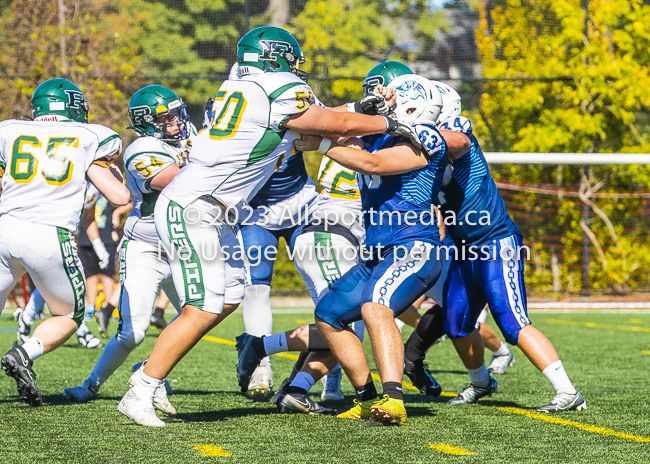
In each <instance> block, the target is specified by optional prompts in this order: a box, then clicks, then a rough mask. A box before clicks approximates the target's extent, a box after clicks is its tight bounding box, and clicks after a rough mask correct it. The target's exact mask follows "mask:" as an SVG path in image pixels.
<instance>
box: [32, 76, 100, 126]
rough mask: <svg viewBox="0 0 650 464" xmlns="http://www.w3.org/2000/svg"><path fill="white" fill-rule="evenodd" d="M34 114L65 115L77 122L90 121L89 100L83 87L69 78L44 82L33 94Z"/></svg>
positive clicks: (36, 115) (35, 116)
mask: <svg viewBox="0 0 650 464" xmlns="http://www.w3.org/2000/svg"><path fill="white" fill-rule="evenodd" d="M32 114H33V116H34V118H38V117H41V116H54V115H56V116H63V117H65V118H68V119H72V120H74V121H77V122H88V102H87V101H86V97H84V94H83V93H82V92H81V89H79V87H77V86H76V85H74V84H73V83H72V82H70V81H69V80H67V79H62V78H56V79H49V80H47V81H45V82H42V83H41V84H40V85H39V86H38V87H36V90H34V93H33V94H32Z"/></svg>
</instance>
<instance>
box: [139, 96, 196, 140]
mask: <svg viewBox="0 0 650 464" xmlns="http://www.w3.org/2000/svg"><path fill="white" fill-rule="evenodd" d="M129 119H130V120H131V124H132V126H133V129H134V130H135V131H136V132H137V133H138V134H139V135H141V136H146V135H148V136H150V137H155V138H157V139H160V140H162V141H164V142H172V143H173V142H177V141H179V140H185V139H187V138H189V135H190V131H189V127H188V123H189V122H190V116H189V115H188V114H187V109H186V107H185V103H183V100H181V99H180V98H179V97H178V95H176V94H175V93H174V92H172V91H171V90H169V89H168V88H167V87H164V86H162V85H158V84H155V85H148V86H146V87H142V88H141V89H140V90H138V91H137V92H136V93H135V94H133V97H132V98H131V101H130V102H129ZM174 130H178V132H177V133H171V132H172V131H174Z"/></svg>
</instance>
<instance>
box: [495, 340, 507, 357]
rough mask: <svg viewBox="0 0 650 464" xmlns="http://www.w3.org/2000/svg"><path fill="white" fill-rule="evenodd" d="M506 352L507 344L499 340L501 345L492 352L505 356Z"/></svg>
mask: <svg viewBox="0 0 650 464" xmlns="http://www.w3.org/2000/svg"><path fill="white" fill-rule="evenodd" d="M507 354H508V345H506V344H505V343H503V342H501V346H500V347H499V349H498V350H496V351H495V352H494V356H505V355H507Z"/></svg>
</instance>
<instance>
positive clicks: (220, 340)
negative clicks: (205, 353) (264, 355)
mask: <svg viewBox="0 0 650 464" xmlns="http://www.w3.org/2000/svg"><path fill="white" fill-rule="evenodd" d="M203 340H208V341H211V342H215V343H221V344H222V345H231V346H235V345H236V343H235V342H233V341H232V340H226V339H225V338H217V337H213V336H211V335H206V336H204V337H203ZM274 356H282V357H283V358H287V359H292V360H294V361H295V360H297V359H298V356H296V355H295V354H291V353H275V355H274Z"/></svg>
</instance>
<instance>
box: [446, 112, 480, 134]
mask: <svg viewBox="0 0 650 464" xmlns="http://www.w3.org/2000/svg"><path fill="white" fill-rule="evenodd" d="M438 129H444V130H450V131H456V132H462V133H464V134H471V133H472V123H471V121H470V120H469V119H467V118H466V117H463V116H454V117H451V118H447V119H445V120H444V121H442V122H441V123H438Z"/></svg>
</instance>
